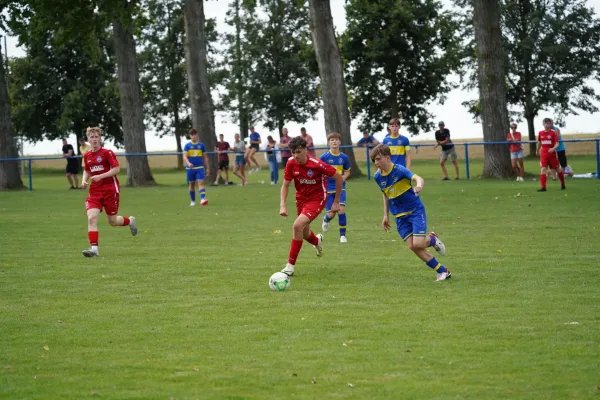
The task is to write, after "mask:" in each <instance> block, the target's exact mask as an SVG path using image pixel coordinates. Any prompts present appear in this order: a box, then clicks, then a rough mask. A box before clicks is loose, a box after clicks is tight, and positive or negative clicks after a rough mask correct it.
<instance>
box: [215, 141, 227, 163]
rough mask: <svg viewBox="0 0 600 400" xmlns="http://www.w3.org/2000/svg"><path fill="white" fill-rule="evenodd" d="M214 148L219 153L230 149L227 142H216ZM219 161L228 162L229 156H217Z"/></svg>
mask: <svg viewBox="0 0 600 400" xmlns="http://www.w3.org/2000/svg"><path fill="white" fill-rule="evenodd" d="M215 147H216V148H217V150H220V151H227V150H229V149H231V147H230V146H229V142H217V144H216V146H215ZM219 161H229V154H227V153H224V154H219Z"/></svg>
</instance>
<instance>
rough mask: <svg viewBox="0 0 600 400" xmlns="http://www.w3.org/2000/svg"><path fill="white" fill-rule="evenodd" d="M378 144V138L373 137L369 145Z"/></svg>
mask: <svg viewBox="0 0 600 400" xmlns="http://www.w3.org/2000/svg"><path fill="white" fill-rule="evenodd" d="M378 144H379V140H377V139H375V138H374V137H373V140H372V141H371V146H377V145H378Z"/></svg>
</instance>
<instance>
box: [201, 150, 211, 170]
mask: <svg viewBox="0 0 600 400" xmlns="http://www.w3.org/2000/svg"><path fill="white" fill-rule="evenodd" d="M202 159H203V160H204V169H205V171H206V175H210V164H209V163H208V155H207V154H206V152H203V154H202Z"/></svg>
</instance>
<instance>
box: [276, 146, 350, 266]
mask: <svg viewBox="0 0 600 400" xmlns="http://www.w3.org/2000/svg"><path fill="white" fill-rule="evenodd" d="M289 147H290V150H291V151H292V158H290V160H289V161H288V163H287V164H286V166H285V172H284V178H283V185H282V186H281V203H280V205H279V207H280V208H279V215H281V216H283V217H287V216H288V211H287V207H286V205H285V202H286V200H287V197H288V192H289V189H290V183H292V181H294V186H295V188H296V211H297V214H298V217H297V218H296V220H295V221H294V226H293V237H292V244H291V245H290V255H289V258H288V262H287V265H286V266H285V268H284V269H283V270H282V271H281V272H283V273H284V274H287V275H289V276H292V275H294V267H295V265H296V259H297V258H298V254H299V253H300V249H301V248H302V243H303V242H302V241H303V240H306V241H307V242H308V243H310V244H312V245H313V246H314V248H315V249H316V251H317V257H321V255H322V253H323V247H322V244H323V235H321V234H319V235H315V234H314V232H313V231H311V230H310V223H311V222H312V221H313V220H315V219H316V218H317V217H318V216H319V214H320V213H321V211H323V209H324V208H325V205H326V204H327V178H326V177H330V178H331V179H333V180H335V198H334V199H333V204H332V205H331V210H330V211H331V212H333V213H336V212H338V211H339V209H340V194H341V193H342V182H343V179H342V175H340V174H338V173H337V170H336V169H335V168H334V167H332V166H331V165H329V164H326V163H324V162H322V161H321V160H318V159H316V158H313V157H309V156H308V154H307V149H306V140H304V139H303V138H302V137H300V136H298V137H295V138H293V139H292V140H291V141H290V143H289Z"/></svg>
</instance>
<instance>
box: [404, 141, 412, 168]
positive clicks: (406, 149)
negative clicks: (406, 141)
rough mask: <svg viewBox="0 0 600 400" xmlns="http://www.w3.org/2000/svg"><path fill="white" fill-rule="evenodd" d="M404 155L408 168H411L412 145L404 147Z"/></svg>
mask: <svg viewBox="0 0 600 400" xmlns="http://www.w3.org/2000/svg"><path fill="white" fill-rule="evenodd" d="M404 157H405V158H406V169H410V167H411V165H412V155H411V154H410V146H405V147H404Z"/></svg>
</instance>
